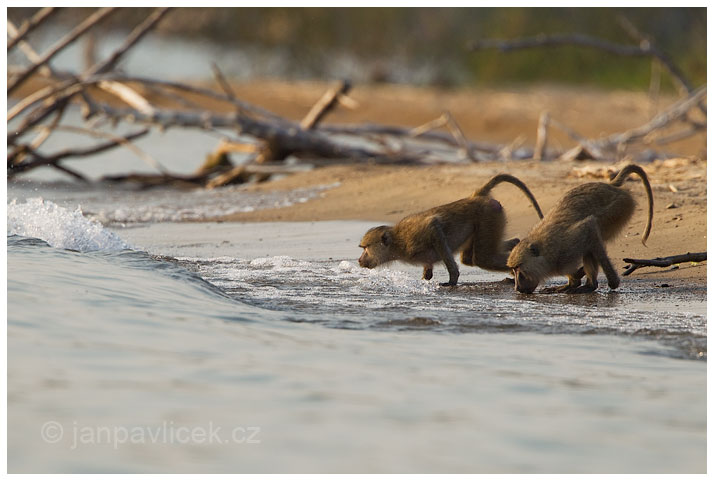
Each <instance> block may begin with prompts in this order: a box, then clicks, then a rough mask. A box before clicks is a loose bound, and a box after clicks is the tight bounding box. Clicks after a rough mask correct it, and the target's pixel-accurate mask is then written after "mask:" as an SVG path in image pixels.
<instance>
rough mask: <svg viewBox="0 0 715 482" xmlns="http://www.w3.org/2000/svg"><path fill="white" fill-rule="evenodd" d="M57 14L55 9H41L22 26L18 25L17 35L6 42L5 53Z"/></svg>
mask: <svg viewBox="0 0 715 482" xmlns="http://www.w3.org/2000/svg"><path fill="white" fill-rule="evenodd" d="M57 12H58V10H57V7H45V8H41V9H40V10H38V11H37V13H35V15H33V16H32V18H30V19H29V20H26V21H24V22H22V25H20V28H19V29H18V30H17V33H16V34H15V35H14V38H13V39H11V40H10V41H8V43H7V51H8V52H9V51H10V50H11V49H12V48H13V47H15V45H17V44H18V43H20V42H21V41H23V40H24V39H25V37H27V36H28V35H29V34H30V32H32V31H33V30H35V29H36V28H37V27H39V26H40V25H42V24H43V23H44V22H45V21H46V20H47V19H48V18H50V17H51V16H52V15H54V14H55V13H57ZM9 24H10V21H9V20H8V25H9Z"/></svg>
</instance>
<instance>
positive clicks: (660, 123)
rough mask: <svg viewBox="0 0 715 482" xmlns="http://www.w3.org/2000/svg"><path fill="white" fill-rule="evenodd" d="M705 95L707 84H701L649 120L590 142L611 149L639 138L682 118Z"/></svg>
mask: <svg viewBox="0 0 715 482" xmlns="http://www.w3.org/2000/svg"><path fill="white" fill-rule="evenodd" d="M706 95H707V86H706V85H703V86H702V87H700V88H698V89H697V90H696V91H694V92H693V93H692V94H690V95H689V96H688V97H687V98H685V99H683V100H680V101H678V102H676V103H675V104H673V105H672V106H670V108H668V109H667V110H666V111H664V112H662V113H661V114H659V115H657V116H656V117H654V118H653V119H652V120H651V121H650V122H648V123H646V124H644V125H642V126H640V127H636V128H634V129H630V130H628V131H626V132H623V133H619V134H613V135H610V136H606V137H602V138H600V139H595V140H593V141H592V143H593V144H594V145H596V146H598V147H600V148H604V149H613V148H615V147H617V146H618V145H622V144H628V143H630V142H633V141H634V140H636V139H641V138H643V137H645V136H647V135H648V134H650V133H651V132H652V131H655V130H657V129H662V128H663V127H666V126H667V125H669V124H670V123H671V122H673V121H674V120H677V119H680V118H682V117H683V116H684V115H685V114H687V112H688V111H689V110H690V109H692V108H693V107H695V106H697V105H698V104H699V103H700V101H702V99H703V98H704V97H705V96H706Z"/></svg>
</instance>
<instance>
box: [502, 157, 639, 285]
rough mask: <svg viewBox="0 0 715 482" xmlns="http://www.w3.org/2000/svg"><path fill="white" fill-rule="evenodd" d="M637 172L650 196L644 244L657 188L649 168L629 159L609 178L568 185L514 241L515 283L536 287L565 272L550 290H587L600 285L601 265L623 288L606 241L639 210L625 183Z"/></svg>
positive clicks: (511, 258) (511, 263)
mask: <svg viewBox="0 0 715 482" xmlns="http://www.w3.org/2000/svg"><path fill="white" fill-rule="evenodd" d="M632 173H634V174H637V175H638V176H639V177H640V178H641V180H642V181H643V186H645V191H646V194H647V196H648V221H647V222H646V226H645V230H644V231H643V234H642V236H641V242H642V243H643V245H644V246H645V242H646V240H647V239H648V235H649V234H650V229H651V225H652V222H653V192H652V190H651V187H650V182H648V176H646V173H645V171H643V169H641V168H640V167H639V166H637V165H635V164H629V165H627V166H625V167H624V168H623V169H621V171H620V172H619V173H618V175H616V176H615V177H614V178H613V180H612V181H611V182H610V183H605V182H590V183H587V184H583V185H581V186H578V187H575V188H574V189H571V190H570V191H568V192H567V193H566V194H565V195H564V196H563V197H562V198H561V200H560V201H559V202H558V203H557V204H556V206H555V207H554V208H553V209H552V210H551V211H549V213H548V214H547V215H546V217H545V218H544V219H542V220H541V221H539V222H538V223H537V224H536V225H535V226H534V227H533V228H532V229H531V231H530V232H529V234H528V235H527V236H526V237H525V238H524V239H522V240H521V241H520V242H519V244H517V245H516V246H515V247H514V249H513V250H512V251H511V254H510V255H509V259H508V261H507V265H508V266H509V268H510V269H511V270H512V273H513V274H514V285H515V289H516V290H518V291H520V292H522V293H533V291H534V290H535V289H536V287H537V286H538V285H539V283H541V282H542V281H543V280H545V279H547V278H549V277H552V276H557V275H566V276H567V277H568V284H566V285H564V286H559V287H557V288H552V289H550V290H547V291H558V292H566V293H588V292H591V291H594V290H595V289H596V288H597V287H598V281H597V277H598V269H599V266H600V267H601V268H603V271H604V273H605V274H606V278H607V279H608V286H609V287H610V288H611V289H616V288H618V285H619V284H620V279H619V277H618V274H617V273H616V271H615V270H614V269H613V265H612V264H611V262H610V261H609V259H608V255H607V254H606V246H605V243H606V242H607V241H609V240H611V239H613V238H614V237H615V236H616V234H618V233H619V232H620V231H621V229H623V227H625V225H626V223H627V222H628V220H629V219H630V217H631V216H632V215H633V211H634V210H635V205H636V204H635V201H634V200H633V196H632V195H631V194H630V193H629V192H628V191H627V190H625V189H624V188H622V187H621V186H622V184H623V182H624V181H625V180H626V179H627V178H628V176H629V175H630V174H632ZM584 275H586V283H585V284H584V285H583V286H582V285H581V278H582V277H583V276H584Z"/></svg>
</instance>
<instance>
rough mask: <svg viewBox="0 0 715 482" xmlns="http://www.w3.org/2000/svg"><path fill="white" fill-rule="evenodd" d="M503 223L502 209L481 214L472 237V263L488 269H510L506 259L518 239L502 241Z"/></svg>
mask: <svg viewBox="0 0 715 482" xmlns="http://www.w3.org/2000/svg"><path fill="white" fill-rule="evenodd" d="M505 225H506V217H505V216H504V211H491V212H487V213H485V214H484V215H483V217H482V219H481V220H480V222H479V226H478V228H477V230H476V232H475V233H474V237H473V238H472V246H473V247H472V261H473V262H474V265H476V266H479V267H480V268H482V269H487V270H490V271H510V270H509V267H507V265H506V260H507V259H508V258H509V253H510V252H511V250H512V248H513V247H514V246H516V245H517V244H518V242H519V240H518V239H516V238H514V239H510V240H508V241H503V239H504V227H505ZM514 241H516V242H514Z"/></svg>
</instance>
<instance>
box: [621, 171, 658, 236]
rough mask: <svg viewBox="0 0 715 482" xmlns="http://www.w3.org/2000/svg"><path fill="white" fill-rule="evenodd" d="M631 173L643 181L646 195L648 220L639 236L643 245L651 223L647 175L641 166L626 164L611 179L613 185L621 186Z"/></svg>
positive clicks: (651, 201) (650, 191) (651, 200)
mask: <svg viewBox="0 0 715 482" xmlns="http://www.w3.org/2000/svg"><path fill="white" fill-rule="evenodd" d="M631 174H637V175H638V177H640V178H641V180H642V181H643V186H644V187H645V193H646V195H647V196H648V221H647V222H646V225H645V230H644V231H643V235H642V236H641V243H643V246H645V245H646V244H645V242H646V240H647V239H648V236H649V235H650V228H651V226H652V225H653V190H652V189H651V188H650V182H649V181H648V176H647V175H646V173H645V171H644V170H643V168H641V167H640V166H638V165H636V164H628V165H627V166H626V167H624V168H623V169H621V171H620V172H619V173H618V174H617V175H616V177H614V178H613V179H612V180H611V184H612V185H613V186H617V187H621V185H622V184H623V182H624V181H625V180H626V179H628V176H630V175H631Z"/></svg>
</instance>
